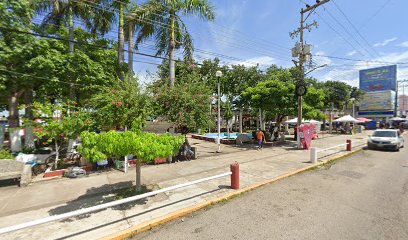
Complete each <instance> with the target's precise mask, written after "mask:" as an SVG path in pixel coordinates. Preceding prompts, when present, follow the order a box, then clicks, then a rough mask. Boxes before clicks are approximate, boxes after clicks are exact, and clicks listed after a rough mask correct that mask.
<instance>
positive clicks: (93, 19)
mask: <svg viewBox="0 0 408 240" xmlns="http://www.w3.org/2000/svg"><path fill="white" fill-rule="evenodd" d="M107 3H109V1H108V0H86V1H82V0H35V1H34V8H35V10H36V12H37V13H39V14H41V13H46V14H47V15H46V17H44V19H43V22H42V24H43V25H46V24H53V25H55V26H57V27H60V26H62V25H66V26H67V27H68V33H69V40H70V41H69V53H70V54H74V42H75V37H74V17H75V18H78V19H81V20H83V21H84V23H85V24H84V25H85V26H86V28H87V29H88V30H89V31H91V32H92V33H93V34H97V33H100V34H105V33H107V32H108V31H109V29H110V25H111V22H113V19H114V17H115V16H114V13H112V12H108V11H105V9H103V8H101V7H103V5H106V4H107ZM98 6H99V7H98ZM70 99H71V100H74V99H75V85H74V83H71V85H70Z"/></svg>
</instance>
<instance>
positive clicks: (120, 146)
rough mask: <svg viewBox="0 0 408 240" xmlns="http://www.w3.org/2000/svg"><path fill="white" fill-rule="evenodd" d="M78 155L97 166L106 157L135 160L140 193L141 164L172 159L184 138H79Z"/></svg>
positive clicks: (110, 135)
mask: <svg viewBox="0 0 408 240" xmlns="http://www.w3.org/2000/svg"><path fill="white" fill-rule="evenodd" d="M81 139H82V145H81V146H80V148H79V151H80V152H81V154H82V155H83V156H84V157H85V158H87V159H89V160H91V161H93V162H98V161H102V160H105V159H107V158H109V157H117V158H118V157H120V156H126V155H129V154H131V155H134V156H137V164H136V191H140V190H141V186H142V185H141V166H142V164H143V163H148V162H151V161H154V160H155V159H156V158H159V157H160V158H166V157H169V156H172V155H175V154H176V153H177V152H178V151H179V149H180V147H181V145H182V144H183V142H184V136H177V137H176V136H171V135H170V134H162V135H156V134H154V133H148V132H133V131H127V132H115V131H110V132H107V133H101V134H96V133H90V132H83V133H82V134H81Z"/></svg>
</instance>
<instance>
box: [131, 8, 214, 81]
mask: <svg viewBox="0 0 408 240" xmlns="http://www.w3.org/2000/svg"><path fill="white" fill-rule="evenodd" d="M135 13H137V21H139V23H140V24H139V29H137V30H138V35H137V40H136V43H137V44H139V43H140V42H143V41H145V40H146V39H148V38H151V37H153V38H154V40H155V42H156V48H157V53H156V55H157V56H160V55H166V56H168V57H169V60H170V61H169V62H170V65H169V67H170V86H171V87H172V86H174V81H175V78H176V76H175V75H176V72H175V52H176V50H177V49H180V48H181V47H182V48H183V53H184V58H185V60H187V61H192V58H193V51H194V46H193V40H192V37H191V35H190V33H189V32H188V30H187V26H186V25H185V24H184V22H183V20H182V18H181V16H199V17H200V18H201V19H204V20H210V21H211V20H213V19H214V15H215V14H214V8H213V6H212V5H211V4H210V3H209V2H208V1H207V0H150V1H148V2H146V3H145V4H143V5H142V6H141V8H140V10H138V11H137V12H135Z"/></svg>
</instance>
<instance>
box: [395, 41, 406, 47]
mask: <svg viewBox="0 0 408 240" xmlns="http://www.w3.org/2000/svg"><path fill="white" fill-rule="evenodd" d="M397 46H398V47H405V48H408V41H405V42H402V43H400V44H398V45H397Z"/></svg>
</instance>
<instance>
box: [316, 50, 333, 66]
mask: <svg viewBox="0 0 408 240" xmlns="http://www.w3.org/2000/svg"><path fill="white" fill-rule="evenodd" d="M315 55H317V56H313V60H314V61H315V62H316V63H317V64H318V65H324V64H327V65H330V64H332V60H331V59H330V58H328V57H322V56H324V55H326V54H325V52H323V51H318V52H316V53H315ZM319 55H320V56H319Z"/></svg>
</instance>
